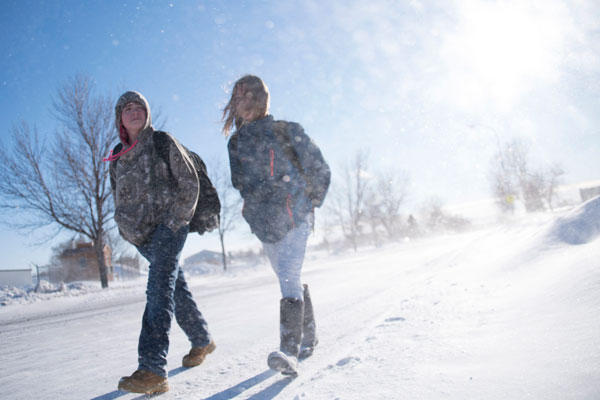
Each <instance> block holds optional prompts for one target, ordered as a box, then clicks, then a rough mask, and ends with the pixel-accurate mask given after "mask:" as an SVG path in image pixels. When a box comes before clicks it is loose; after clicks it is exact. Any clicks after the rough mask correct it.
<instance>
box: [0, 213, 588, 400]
mask: <svg viewBox="0 0 600 400" xmlns="http://www.w3.org/2000/svg"><path fill="white" fill-rule="evenodd" d="M552 229H553V223H552V221H548V218H546V219H544V220H542V221H537V220H535V219H532V220H530V221H529V222H527V223H522V224H521V225H513V226H510V227H507V226H501V225H498V226H494V227H488V228H485V229H478V230H474V231H471V232H467V233H462V234H455V235H447V236H437V237H434V238H428V239H420V240H415V241H411V242H408V243H401V244H397V245H393V246H388V247H385V248H380V249H368V250H362V251H360V252H358V253H347V254H343V255H337V256H330V257H328V256H325V255H322V254H317V253H313V254H311V255H309V257H308V259H307V262H306V265H305V269H304V271H303V277H304V281H305V282H307V283H309V284H310V286H311V292H312V295H313V301H314V304H315V313H316V317H317V328H318V333H319V339H320V344H319V346H318V347H317V350H316V351H315V353H314V356H313V357H311V358H309V359H307V360H306V361H304V362H302V363H301V367H300V369H301V373H300V375H299V376H298V377H297V378H295V379H293V378H289V377H283V376H281V375H279V374H275V373H272V372H271V371H269V370H268V369H267V366H266V356H267V354H268V353H269V352H270V351H272V350H273V349H275V347H277V345H278V302H279V289H278V285H277V283H276V280H275V277H274V274H273V273H272V272H271V271H270V269H269V268H268V267H267V266H261V267H259V268H254V269H246V270H240V271H239V272H238V273H233V274H227V275H212V276H203V277H195V278H192V279H191V280H190V284H191V287H192V290H193V292H194V295H195V296H196V299H197V302H198V304H199V306H200V309H201V311H202V312H203V313H204V314H205V316H206V318H207V320H208V323H209V328H210V330H211V332H212V334H213V336H214V339H215V341H216V343H217V350H216V351H215V352H214V353H213V354H211V355H210V356H208V357H207V360H206V362H205V363H204V364H203V365H201V366H200V367H197V368H194V369H183V368H181V357H182V356H183V355H184V354H185V353H186V352H187V350H188V343H187V341H186V339H185V337H184V335H183V333H182V332H181V330H180V329H179V327H177V326H176V325H174V326H173V329H172V334H171V349H170V351H169V368H170V386H171V390H170V392H168V393H166V394H164V395H161V396H160V397H161V398H164V399H192V398H193V399H211V400H227V399H234V398H235V399H261V400H264V399H365V398H368V399H441V398H444V399H486V400H487V399H509V398H510V399H596V398H600V338H599V335H598V332H600V320H599V319H598V318H597V315H598V311H599V306H600V268H598V267H600V264H599V261H598V260H600V246H598V240H591V241H590V242H589V243H586V244H582V245H577V246H574V245H568V244H564V243H559V242H558V241H556V240H554V239H552V238H550V236H549V234H550V233H551V231H552ZM143 292H144V286H143V283H138V284H136V285H131V286H130V287H127V288H116V289H110V290H108V291H104V292H99V293H98V292H97V293H92V294H88V295H84V296H78V297H70V298H69V297H67V298H56V299H52V300H49V301H46V302H38V303H34V304H26V305H11V306H7V307H2V308H0V323H1V326H2V328H1V329H0V354H2V363H0V386H1V387H2V388H3V393H4V395H3V396H7V397H6V398H11V399H36V398H53V399H117V398H119V399H128V398H143V397H144V396H141V397H140V396H138V395H134V394H128V393H123V392H120V391H117V390H116V385H117V382H118V380H119V378H120V377H121V376H124V375H129V374H130V373H131V372H133V371H134V369H135V367H136V357H137V350H136V349H137V338H138V334H139V328H140V323H141V316H142V311H143V308H144V293H143Z"/></svg>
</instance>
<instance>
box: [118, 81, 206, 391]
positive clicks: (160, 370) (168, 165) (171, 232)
mask: <svg viewBox="0 0 600 400" xmlns="http://www.w3.org/2000/svg"><path fill="white" fill-rule="evenodd" d="M115 122H116V127H117V130H118V131H119V138H120V140H121V143H120V144H119V145H117V146H116V147H115V149H114V150H113V151H112V152H111V155H110V157H108V159H107V160H108V161H110V182H111V188H112V192H113V198H114V201H115V221H116V222H117V226H118V228H119V232H120V233H121V236H122V237H123V238H124V239H125V240H127V241H128V242H130V243H132V244H133V245H134V246H136V248H137V249H138V251H139V252H140V253H141V254H142V255H143V256H144V257H145V258H146V259H147V260H148V261H149V262H150V266H149V267H148V284H147V290H146V309H145V311H144V316H143V319H142V330H141V333H140V338H139V345H138V369H137V370H136V371H135V372H134V373H133V374H132V375H131V376H128V377H123V378H121V380H120V381H119V386H118V387H119V389H120V390H125V391H130V392H135V393H160V392H166V391H167V390H169V385H168V380H167V351H168V348H169V330H170V327H171V320H172V318H173V315H175V318H176V320H177V323H178V324H179V326H181V328H182V330H183V331H184V332H185V334H186V335H187V337H188V339H189V340H190V342H191V345H192V349H191V351H190V352H189V354H187V355H186V356H185V357H184V358H183V366H184V367H193V366H196V365H199V364H200V363H202V361H203V360H204V357H206V355H207V354H208V353H211V352H212V351H213V350H214V349H215V344H214V342H213V341H212V339H211V336H210V334H209V332H208V327H207V323H206V321H205V319H204V317H203V316H202V314H201V313H200V311H199V310H198V307H197V306H196V303H195V301H194V299H193V297H192V293H191V292H190V291H189V289H188V286H187V283H186V281H185V277H184V274H183V271H182V269H181V268H180V266H179V263H178V261H179V255H180V253H181V250H182V249H183V246H184V244H185V240H186V238H187V234H188V230H189V223H190V220H191V218H192V216H193V213H194V210H195V207H196V202H197V200H198V190H199V187H198V186H199V184H198V177H197V176H196V172H195V169H194V167H193V165H192V161H191V160H190V159H189V156H188V154H187V152H186V151H184V150H183V149H182V146H181V145H180V144H179V142H178V141H177V140H176V139H175V138H174V137H172V136H171V135H169V134H166V133H162V132H160V133H161V134H165V135H167V137H168V138H169V140H168V152H167V154H168V158H167V157H161V156H160V155H159V154H158V152H157V150H156V146H155V136H156V135H157V134H159V132H158V131H155V130H154V128H153V127H152V119H151V116H150V107H149V105H148V102H147V101H146V99H145V98H144V96H142V95H141V94H140V93H138V92H133V91H129V92H126V93H124V94H123V95H122V96H121V97H120V98H119V100H118V102H117V105H116V107H115Z"/></svg>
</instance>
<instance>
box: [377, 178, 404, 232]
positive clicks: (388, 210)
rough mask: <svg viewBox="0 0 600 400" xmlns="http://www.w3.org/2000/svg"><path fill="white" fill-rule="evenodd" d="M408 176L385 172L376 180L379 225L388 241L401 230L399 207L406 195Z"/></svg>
mask: <svg viewBox="0 0 600 400" xmlns="http://www.w3.org/2000/svg"><path fill="white" fill-rule="evenodd" d="M408 182H409V179H408V175H407V174H406V173H405V172H403V171H394V170H387V171H386V172H384V173H383V174H381V175H379V176H378V178H377V195H378V197H379V199H380V200H379V207H380V212H379V215H380V223H381V225H383V227H384V228H385V230H386V232H387V234H388V237H389V238H390V239H393V238H395V237H396V236H397V235H398V234H399V232H400V229H401V228H402V216H401V214H400V207H401V206H402V204H403V203H404V201H405V200H406V196H407V195H408Z"/></svg>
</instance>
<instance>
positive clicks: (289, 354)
mask: <svg viewBox="0 0 600 400" xmlns="http://www.w3.org/2000/svg"><path fill="white" fill-rule="evenodd" d="M303 319H304V302H303V301H302V300H299V299H293V298H283V299H281V301H280V303H279V321H280V323H279V337H280V340H281V343H280V346H279V351H274V352H272V353H271V354H269V358H268V359H267V364H268V365H269V368H271V369H272V370H275V371H279V372H281V373H282V374H284V375H296V374H297V373H298V354H299V353H300V343H301V341H302V322H303Z"/></svg>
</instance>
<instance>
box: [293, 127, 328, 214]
mask: <svg viewBox="0 0 600 400" xmlns="http://www.w3.org/2000/svg"><path fill="white" fill-rule="evenodd" d="M288 132H289V136H290V140H291V142H292V145H293V146H294V149H295V150H296V154H297V155H298V159H299V161H300V164H301V165H302V168H303V169H304V173H305V175H306V176H307V178H308V180H309V182H307V184H308V186H307V188H306V195H307V197H308V198H309V199H310V200H311V202H312V205H313V207H320V206H321V205H322V204H323V201H324V200H325V195H326V194H327V190H328V189H329V184H330V181H331V171H330V169H329V165H328V164H327V162H326V161H325V159H324V158H323V154H321V150H320V149H319V147H318V146H317V145H316V144H315V142H314V141H313V140H312V139H311V138H310V137H308V135H307V134H306V133H304V129H303V128H302V126H301V125H300V124H297V123H290V124H289V131H288Z"/></svg>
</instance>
